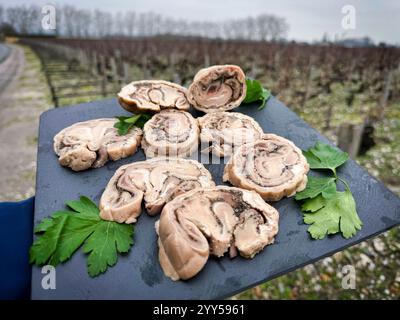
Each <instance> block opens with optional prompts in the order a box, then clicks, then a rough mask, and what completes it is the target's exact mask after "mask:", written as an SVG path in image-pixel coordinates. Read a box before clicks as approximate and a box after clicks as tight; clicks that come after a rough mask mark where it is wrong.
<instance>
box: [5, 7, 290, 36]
mask: <svg viewBox="0 0 400 320" xmlns="http://www.w3.org/2000/svg"><path fill="white" fill-rule="evenodd" d="M3 12H4V9H3V7H1V6H0V23H2V22H7V23H9V24H10V25H11V26H12V27H13V28H14V29H15V30H16V31H17V32H19V33H24V34H25V33H27V34H35V33H39V32H41V31H42V30H41V28H40V17H41V12H40V8H39V7H38V6H35V5H32V6H30V7H26V6H14V7H8V8H6V10H5V13H6V14H5V17H4V14H3ZM56 19H57V31H56V32H57V34H58V35H60V36H66V37H77V38H88V37H98V38H102V37H107V36H112V35H118V36H128V37H134V36H154V35H158V34H171V35H184V36H189V35H190V36H200V37H208V38H222V39H242V40H261V41H269V40H279V39H281V38H284V37H285V36H286V34H287V31H288V28H289V27H288V24H287V23H286V21H285V19H283V18H280V17H277V16H275V15H271V14H261V15H259V16H257V17H247V18H244V19H234V20H227V21H220V22H214V21H187V20H185V19H171V18H168V17H163V16H161V15H159V14H155V13H153V12H146V13H140V14H137V13H135V12H134V11H127V12H125V13H123V12H117V13H115V14H112V13H110V12H106V11H101V10H97V9H96V10H94V11H91V10H83V9H77V8H75V7H74V6H71V5H64V6H63V7H60V8H58V10H57V15H56Z"/></svg>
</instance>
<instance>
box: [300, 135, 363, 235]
mask: <svg viewBox="0 0 400 320" xmlns="http://www.w3.org/2000/svg"><path fill="white" fill-rule="evenodd" d="M303 154H304V156H305V157H306V158H307V161H308V164H309V165H310V168H311V169H329V170H331V171H332V172H333V174H334V176H333V177H326V178H318V177H308V182H307V186H306V188H305V189H304V190H303V191H300V192H298V193H297V194H296V198H295V199H296V200H300V201H302V205H301V211H302V212H303V214H304V223H306V224H310V225H311V226H310V227H309V228H308V232H309V233H310V234H311V237H313V238H314V239H323V238H324V237H325V236H326V235H328V234H335V233H339V232H341V233H342V235H343V237H345V238H346V239H347V238H350V237H352V236H354V235H355V234H356V232H357V230H360V229H361V226H362V222H361V220H360V218H359V216H358V214H357V208H356V202H355V200H354V198H353V195H352V194H351V191H350V187H349V185H348V184H347V182H346V181H345V180H343V179H341V178H340V177H338V176H337V174H336V168H337V167H339V166H341V165H342V164H343V163H345V162H346V161H347V160H348V158H349V156H348V154H347V153H345V152H342V151H340V150H338V149H335V148H333V147H331V146H329V145H327V144H324V143H321V142H317V143H316V144H315V146H314V147H312V148H310V149H308V150H307V151H303ZM337 180H340V181H341V182H343V184H344V185H345V187H346V190H345V191H344V192H339V191H337V189H336V182H337Z"/></svg>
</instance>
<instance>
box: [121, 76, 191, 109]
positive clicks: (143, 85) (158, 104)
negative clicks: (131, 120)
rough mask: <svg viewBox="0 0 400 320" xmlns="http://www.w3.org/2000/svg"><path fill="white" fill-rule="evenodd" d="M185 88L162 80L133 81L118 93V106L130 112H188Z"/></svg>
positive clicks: (188, 106)
mask: <svg viewBox="0 0 400 320" xmlns="http://www.w3.org/2000/svg"><path fill="white" fill-rule="evenodd" d="M186 91H187V90H186V88H184V87H181V86H180V85H177V84H176V83H172V82H168V81H163V80H143V81H134V82H131V83H130V84H128V85H126V86H125V87H123V88H122V89H121V91H120V92H119V93H118V101H119V103H120V105H121V106H122V107H123V108H125V109H126V110H128V111H130V112H147V111H149V112H159V111H160V110H162V109H166V108H175V109H178V110H189V108H190V104H189V102H188V100H187V98H186Z"/></svg>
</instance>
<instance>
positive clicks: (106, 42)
mask: <svg viewBox="0 0 400 320" xmlns="http://www.w3.org/2000/svg"><path fill="white" fill-rule="evenodd" d="M18 8H19V9H18ZM18 8H14V11H9V10H8V11H7V10H6V9H5V10H3V12H4V15H3V14H0V17H3V24H2V30H3V40H4V41H5V42H6V43H7V47H6V46H0V49H1V50H0V63H1V56H2V55H4V59H5V60H7V59H8V61H5V62H7V63H8V65H7V68H5V67H4V64H3V69H1V66H2V64H0V70H2V75H1V78H0V80H2V81H1V82H0V91H1V92H2V93H1V94H2V95H1V96H0V97H1V99H0V106H1V107H2V109H1V110H0V112H2V113H1V120H0V123H1V129H0V130H1V131H0V133H1V140H2V141H1V147H4V148H10V149H12V145H11V142H10V141H14V140H12V139H14V136H15V133H16V132H18V133H19V135H18V136H19V137H24V138H23V140H18V141H17V142H15V141H14V142H15V143H17V144H21V143H24V144H26V146H27V147H26V150H28V151H27V152H28V153H27V155H26V159H29V162H27V161H26V159H24V160H21V161H22V162H21V163H20V164H18V165H19V166H20V167H21V169H20V170H18V172H16V173H15V174H13V175H9V174H8V176H12V177H10V178H9V180H7V181H6V180H4V181H3V182H2V183H1V184H0V188H1V190H0V194H1V199H0V200H19V199H20V198H24V197H27V196H30V195H32V194H33V192H34V188H33V186H34V170H35V159H34V150H35V148H36V143H37V138H36V135H35V130H36V125H37V118H38V115H39V114H40V113H41V112H42V111H43V110H44V108H46V107H62V106H65V105H69V104H73V103H79V102H86V101H93V100H96V99H102V98H104V97H113V96H115V94H116V92H118V90H119V88H120V87H121V86H122V85H123V84H125V83H128V82H130V81H133V80H140V79H164V80H169V81H173V82H176V83H179V84H182V85H185V86H187V85H188V84H189V83H190V82H191V80H192V78H193V76H194V74H195V73H196V72H197V70H199V69H200V68H202V67H204V66H209V65H213V64H226V63H232V64H237V65H240V66H241V67H242V68H243V69H244V71H245V73H246V74H247V76H249V77H252V78H255V79H258V80H260V81H261V82H262V83H263V85H264V86H265V87H267V88H269V89H270V90H271V91H272V93H273V94H274V95H276V96H277V97H278V98H279V99H280V100H282V101H283V102H284V103H285V104H286V105H287V106H289V107H290V108H291V109H292V110H293V111H294V112H296V113H297V114H299V115H300V116H301V117H302V118H304V119H305V120H306V121H307V122H309V123H310V124H311V125H312V126H314V127H315V128H317V129H318V130H320V131H321V132H323V133H324V134H325V135H327V136H328V137H329V138H330V139H331V140H332V141H334V142H335V143H337V144H338V145H339V146H340V147H342V148H343V149H345V150H346V151H348V152H350V153H351V155H352V156H353V157H354V158H355V159H356V160H357V161H358V162H359V163H360V164H361V165H362V166H364V167H365V168H366V169H367V170H368V171H369V172H370V173H371V174H372V175H374V176H375V177H377V178H379V179H380V180H382V181H383V182H384V183H385V184H386V185H387V186H388V187H389V188H390V189H392V190H393V191H394V192H395V193H397V194H399V195H400V166H399V162H400V49H399V48H397V47H392V46H388V45H385V44H380V45H375V46H371V45H370V43H369V42H368V41H364V42H363V44H364V45H363V46H352V47H349V46H348V44H349V43H347V42H340V41H336V42H331V41H328V40H327V39H325V40H323V41H320V42H318V43H315V44H308V43H296V42H289V41H285V40H284V37H285V35H286V31H287V28H288V27H289V26H288V25H287V23H286V22H285V21H284V20H283V19H281V18H279V17H276V16H273V15H260V16H258V17H254V18H249V19H242V20H236V21H227V22H225V23H224V24H222V25H221V24H211V25H210V24H208V25H207V24H206V23H204V24H199V25H193V24H191V23H189V22H187V23H186V22H185V23H186V24H183V23H182V22H179V21H175V20H170V21H167V20H162V19H161V20H160V19H156V18H155V17H154V16H134V17H136V18H132V17H133V16H132V14H134V13H133V12H131V13H126V16H121V17H119V18H117V17H113V16H109V15H108V14H106V13H104V12H103V13H101V12H100V11H99V12H100V13H99V12H98V13H94V14H92V13H91V12H88V11H82V10H77V9H75V8H73V7H67V8H64V11H62V12H63V15H62V16H61V18H60V19H66V20H65V21H68V19H67V18H66V17H68V16H71V15H72V16H75V17H76V18H75V20H74V21H75V22H76V23H75V24H68V23H64V24H62V25H63V28H62V29H61V30H60V32H59V33H58V34H56V35H46V36H44V35H43V34H39V33H40V32H39V29H35V28H36V27H35V23H36V22H37V20H36V19H35V13H34V12H35V11H34V9H32V8H33V7H32V8H26V7H25V9H24V8H22V7H18ZM8 9H9V8H8ZM17 9H18V10H19V11H18V10H17ZM15 10H17V11H15ZM24 10H27V11H26V12H25V11H24ZM0 12H1V10H0ZM24 12H25V13H24ZM32 12H33V13H32ZM23 14H25V17H30V15H29V14H31V15H32V17H30V18H25V20H24V19H20V17H21V15H23ZM85 14H92V15H91V17H92V19H91V20H90V21H92V22H93V23H92V24H91V25H85V21H87V19H88V18H87V16H85ZM64 15H65V17H64ZM130 15H131V16H130ZM10 17H11V18H10ZM85 17H86V18H85ZM96 17H97V18H96ZM124 17H125V18H126V19H128V20H129V21H131V20H134V21H137V22H136V23H133V24H132V25H130V24H125V28H124V29H120V30H119V29H117V28H114V27H111V26H112V25H113V21H114V20H113V19H117V20H118V19H123V18H124ZM129 17H131V19H129ZM18 19H19V20H18ZM29 19H31V21H32V22H31V24H29V23H27V22H26V21H27V20H29ZM146 19H147V20H146ZM1 21H2V20H0V22H1ZM96 21H97V22H96ZM99 21H103V23H100V22H99ZM104 21H109V27H107V26H106V27H104V25H106V24H105V23H104ZM154 21H158V22H157V23H155V22H154ZM160 21H164V25H162V24H161V22H160ZM267 22H268V23H267ZM96 23H98V24H99V25H96ZM25 24H27V25H25ZM150 25H151V27H148V26H150ZM182 25H183V26H182ZM77 26H80V27H77ZM100 26H101V27H100ZM146 26H147V28H146ZM166 26H167V27H166ZM37 28H38V27H37ZM110 30H112V31H110ZM160 30H161V31H160ZM210 30H211V31H210ZM353 45H354V43H353ZM8 51H11V53H10V52H8ZM7 57H8V58H7ZM10 59H12V62H10ZM11 80H12V81H11ZM28 108H29V109H28ZM26 127H29V128H30V129H29V130H33V131H29V132H26ZM24 130H25V131H24ZM24 132H25V133H24ZM7 137H13V138H10V139H6V138H7ZM21 139H22V138H21ZM29 150H30V151H29ZM10 152H11V151H10ZM4 154H6V153H4ZM2 157H6V155H3V156H2ZM1 160H2V161H3V162H4V161H7V159H6V158H2V159H1ZM3 170H7V171H8V172H10V170H13V168H12V166H10V167H9V168H7V169H3ZM14 170H15V169H14ZM11 172H12V171H11ZM6 173H7V172H4V175H6ZM20 181H23V182H22V183H21V182H20ZM13 190H19V192H17V193H16V192H14V191H13ZM347 264H352V265H354V266H356V268H357V272H358V273H357V289H356V290H344V289H342V286H341V277H342V273H341V270H342V266H344V265H347ZM399 270H400V230H399V228H397V229H394V230H391V231H389V232H387V233H386V234H384V235H381V236H379V237H377V238H375V239H373V240H370V241H367V242H364V243H362V244H360V245H358V246H356V247H353V248H351V249H348V250H345V251H343V252H341V253H338V254H336V255H334V256H333V257H330V258H326V259H324V260H323V261H321V262H318V263H316V264H314V265H310V266H307V267H305V268H302V269H300V270H298V271H295V272H292V273H290V274H288V275H286V276H283V277H280V278H278V279H275V280H273V281H270V282H268V283H266V284H263V285H261V286H258V287H256V288H253V289H251V290H248V291H246V292H244V293H242V294H240V295H238V296H236V297H234V298H251V299H263V298H273V299H277V298H285V299H298V298H300V299H301V298H303V299H309V298H311V299H317V298H329V299H355V298H365V299H380V298H387V299H398V298H399V297H400V271H399Z"/></svg>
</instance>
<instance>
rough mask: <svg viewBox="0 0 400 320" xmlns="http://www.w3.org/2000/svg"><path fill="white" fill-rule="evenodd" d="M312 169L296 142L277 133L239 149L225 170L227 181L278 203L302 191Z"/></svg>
mask: <svg viewBox="0 0 400 320" xmlns="http://www.w3.org/2000/svg"><path fill="white" fill-rule="evenodd" d="M308 170H309V166H308V163H307V160H306V159H305V157H304V156H303V154H302V152H301V150H300V149H299V148H297V147H296V146H295V145H294V143H293V142H291V141H290V140H287V139H285V138H282V137H280V136H277V135H274V134H265V135H264V136H263V138H262V139H260V140H257V141H255V142H253V143H248V144H244V145H242V146H241V147H239V148H238V149H236V151H235V153H234V155H233V156H232V157H231V158H230V159H229V162H228V164H227V165H226V166H225V170H224V176H223V180H224V181H230V182H231V183H232V184H233V185H234V186H236V187H240V188H244V189H248V190H254V191H256V192H257V193H259V194H260V195H261V196H262V198H263V199H264V200H267V201H278V200H280V199H282V198H283V197H285V196H287V197H290V196H292V195H294V194H295V193H296V192H298V191H301V190H303V189H304V188H305V187H306V184H307V172H308Z"/></svg>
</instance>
